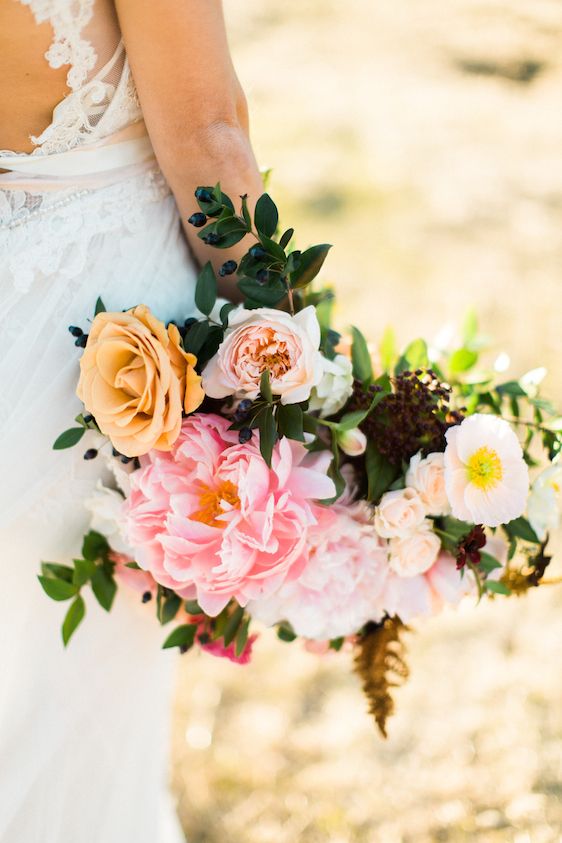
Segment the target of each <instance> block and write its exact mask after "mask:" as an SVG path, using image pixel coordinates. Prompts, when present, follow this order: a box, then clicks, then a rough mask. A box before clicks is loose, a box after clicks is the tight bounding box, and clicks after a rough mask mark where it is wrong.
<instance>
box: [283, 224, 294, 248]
mask: <svg viewBox="0 0 562 843" xmlns="http://www.w3.org/2000/svg"><path fill="white" fill-rule="evenodd" d="M294 233H295V229H294V228H288V229H287V231H285V232H284V234H283V236H282V237H281V239H280V240H279V245H280V246H281V248H282V249H286V248H287V246H288V245H289V243H290V242H291V240H292V237H293V234H294Z"/></svg>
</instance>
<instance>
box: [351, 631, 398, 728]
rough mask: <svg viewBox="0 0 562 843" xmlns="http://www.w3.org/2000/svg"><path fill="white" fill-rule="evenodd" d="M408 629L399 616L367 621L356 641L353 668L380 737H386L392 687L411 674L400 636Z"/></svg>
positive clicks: (390, 709)
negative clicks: (359, 678) (378, 620)
mask: <svg viewBox="0 0 562 843" xmlns="http://www.w3.org/2000/svg"><path fill="white" fill-rule="evenodd" d="M407 631H408V627H406V626H405V625H404V624H403V623H402V621H401V620H400V619H399V618H385V620H383V621H382V622H381V623H378V624H375V623H370V624H367V626H366V627H365V630H364V632H363V634H362V635H361V636H360V638H359V639H358V641H357V649H356V654H355V670H356V672H357V673H358V675H359V676H360V677H361V680H362V682H363V691H364V693H365V695H366V697H367V699H368V701H369V713H370V714H372V715H373V717H374V718H375V722H376V724H377V726H378V727H379V730H380V733H381V735H382V736H383V738H386V737H387V732H386V723H387V720H388V719H389V717H391V716H392V715H393V714H394V708H395V706H394V700H393V699H392V696H391V689H392V688H398V687H399V686H400V685H403V684H404V682H405V681H406V680H407V678H408V676H409V675H410V671H409V670H408V665H407V664H406V660H405V656H406V648H405V646H404V642H403V641H402V638H401V635H402V633H403V632H407Z"/></svg>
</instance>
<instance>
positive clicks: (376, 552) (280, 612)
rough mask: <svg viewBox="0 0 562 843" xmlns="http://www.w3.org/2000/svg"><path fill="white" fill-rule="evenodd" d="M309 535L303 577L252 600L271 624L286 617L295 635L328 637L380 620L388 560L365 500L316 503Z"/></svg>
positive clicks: (261, 617) (253, 609)
mask: <svg viewBox="0 0 562 843" xmlns="http://www.w3.org/2000/svg"><path fill="white" fill-rule="evenodd" d="M316 518H317V522H318V523H317V525H316V526H315V527H313V528H312V529H311V530H310V531H309V535H308V562H307V564H306V567H305V568H304V570H303V572H302V574H301V575H300V577H299V578H298V579H296V580H292V581H291V582H287V583H286V584H285V585H284V586H283V587H282V588H281V589H280V591H278V592H277V593H276V594H274V595H272V596H271V597H269V598H268V599H265V600H257V601H254V602H252V603H251V604H250V606H249V611H250V613H251V614H252V615H253V616H254V617H256V618H257V619H258V620H261V621H263V622H264V623H266V624H267V625H273V624H276V623H279V622H280V621H283V620H284V621H288V622H289V623H290V624H291V626H292V628H293V630H294V631H295V632H296V633H297V635H302V636H303V637H305V638H309V639H315V640H327V639H331V638H339V637H341V636H348V635H353V634H355V633H356V632H358V631H359V630H360V629H361V627H362V626H363V625H364V624H365V623H367V621H369V620H374V621H377V620H381V618H382V616H383V614H384V611H383V607H382V600H381V597H382V591H383V587H384V584H385V580H386V576H387V571H388V563H387V548H386V542H384V541H383V540H381V539H379V537H378V536H377V534H376V533H375V530H374V527H373V524H372V510H371V508H370V507H369V506H368V505H367V504H365V503H356V504H352V505H351V506H341V505H340V504H336V505H335V506H332V507H330V508H329V509H328V508H325V507H318V508H317V512H316Z"/></svg>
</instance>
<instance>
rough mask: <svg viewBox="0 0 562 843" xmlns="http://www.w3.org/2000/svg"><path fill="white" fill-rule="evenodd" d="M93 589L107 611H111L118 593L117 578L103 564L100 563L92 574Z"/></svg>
mask: <svg viewBox="0 0 562 843" xmlns="http://www.w3.org/2000/svg"><path fill="white" fill-rule="evenodd" d="M92 591H93V592H94V594H95V596H96V600H97V601H98V603H99V604H100V606H101V607H102V609H105V611H106V612H109V610H110V609H111V607H112V605H113V600H114V599H115V594H116V593H117V585H116V583H115V580H114V578H113V576H112V574H110V573H109V572H108V571H106V569H105V567H104V566H103V565H99V566H98V568H97V569H96V571H95V573H94V575H93V576H92Z"/></svg>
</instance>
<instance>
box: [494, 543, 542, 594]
mask: <svg viewBox="0 0 562 843" xmlns="http://www.w3.org/2000/svg"><path fill="white" fill-rule="evenodd" d="M547 544H548V539H547V540H546V541H544V542H543V543H542V544H541V545H540V547H539V549H538V551H537V552H536V554H535V555H534V556H532V557H531V558H530V559H529V561H528V564H527V565H526V566H525V567H523V568H521V569H520V570H516V569H513V568H508V569H507V570H506V571H505V572H504V574H503V576H502V578H501V582H502V583H504V585H506V586H507V587H508V588H509V590H510V591H511V592H512V594H517V595H521V594H525V592H527V591H528V590H529V589H530V588H537V587H538V586H539V585H541V584H542V583H543V582H544V575H545V572H546V569H547V568H548V566H549V565H550V563H551V562H552V556H548V555H547V553H546V546H547Z"/></svg>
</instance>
